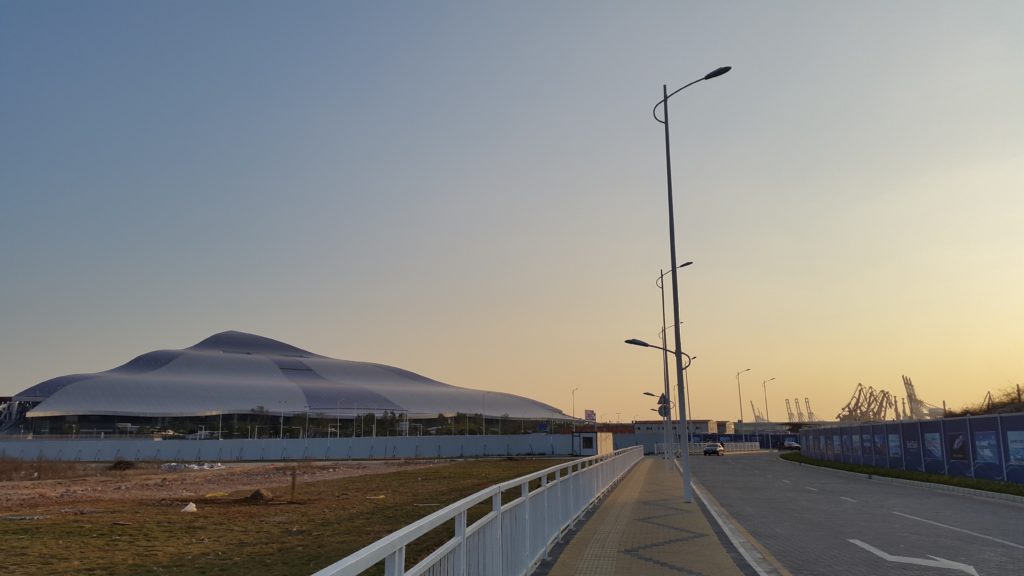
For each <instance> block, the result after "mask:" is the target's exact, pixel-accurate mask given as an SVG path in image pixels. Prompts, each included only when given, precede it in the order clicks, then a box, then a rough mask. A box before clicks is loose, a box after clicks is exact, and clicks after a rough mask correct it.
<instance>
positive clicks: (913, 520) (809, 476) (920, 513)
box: [690, 453, 1024, 576]
mask: <svg viewBox="0 0 1024 576" xmlns="http://www.w3.org/2000/svg"><path fill="white" fill-rule="evenodd" d="M690 460H691V462H692V463H693V475H694V478H695V479H696V480H697V481H698V482H699V485H700V486H701V487H702V488H704V489H705V490H706V491H707V492H709V493H710V494H711V496H713V498H714V499H715V500H717V502H718V503H719V504H720V505H721V507H722V508H723V509H724V510H725V512H727V514H728V515H729V516H731V517H732V518H733V519H734V520H735V521H736V522H737V523H738V524H739V525H740V527H741V528H742V529H744V530H745V531H746V532H748V533H749V535H750V536H752V537H753V539H754V540H755V541H756V542H757V543H759V544H760V545H761V546H763V547H764V548H765V549H766V550H767V551H768V552H769V553H770V555H771V556H774V558H775V559H776V560H777V561H778V563H779V564H781V566H782V567H784V568H785V571H788V572H789V573H791V574H794V575H815V574H822V575H830V576H837V575H841V576H847V575H849V576H874V575H877V574H897V575H907V576H911V575H912V576H918V575H920V576H926V575H927V576H943V575H948V576H961V575H963V574H977V575H978V576H995V575H1000V574H1022V573H1024V505H1022V504H1016V503H1011V502H1006V501H999V500H989V499H983V498H976V497H971V496H964V495H960V494H952V493H947V492H940V491H936V490H931V489H926V488H919V487H912V486H904V485H899V484H890V483H887V482H883V481H879V480H869V479H867V477H866V476H864V475H858V474H850V473H842V472H836V471H832V470H826V469H822V468H818V467H815V466H802V465H798V464H794V463H791V462H786V461H783V460H780V459H779V458H778V455H777V454H767V453H758V454H749V455H743V454H733V455H728V456H721V457H716V456H709V457H701V456H695V457H691V459H690ZM785 571H780V573H782V574H785Z"/></svg>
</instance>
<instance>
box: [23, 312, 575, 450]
mask: <svg viewBox="0 0 1024 576" xmlns="http://www.w3.org/2000/svg"><path fill="white" fill-rule="evenodd" d="M12 404H14V405H15V406H21V407H22V408H21V410H20V412H21V414H20V415H19V419H21V418H22V417H24V418H27V419H28V420H29V423H30V424H31V423H34V422H41V421H43V420H45V421H47V422H48V423H49V424H50V425H49V426H47V427H46V429H48V430H49V429H53V428H63V426H60V425H58V423H59V422H81V421H92V422H94V423H95V422H99V421H106V422H107V423H110V422H111V421H117V422H126V421H127V422H131V421H135V422H140V421H144V422H145V423H147V424H148V425H151V426H154V427H155V426H160V427H166V426H168V422H169V420H171V419H191V420H194V419H196V418H202V417H210V416H218V417H222V418H227V417H228V415H231V416H233V417H234V420H235V422H236V424H237V421H238V418H239V417H243V418H245V417H252V415H261V414H262V415H274V416H277V415H280V417H281V418H282V419H283V418H284V417H285V416H287V415H291V416H294V415H298V414H303V415H305V414H310V413H312V414H314V415H317V416H318V417H320V418H331V419H348V420H352V419H354V418H355V417H356V415H365V414H370V413H372V414H376V415H384V414H389V413H392V414H397V415H401V416H404V418H405V419H413V420H415V419H437V418H438V417H439V415H444V416H451V415H454V414H456V413H463V414H483V416H484V417H485V418H492V417H493V418H498V417H505V418H515V419H521V420H536V421H547V420H569V419H570V417H569V416H568V415H566V414H564V413H563V412H562V411H560V410H558V409H557V408H555V407H553V406H549V405H547V404H544V403H541V402H537V401H535V400H531V399H529V398H524V397H522V396H516V395H514V394H505V393H501V392H491V391H487V392H486V393H484V391H481V390H472V389H468V388H460V387H457V386H452V385H450V384H445V383H443V382H438V381H436V380H432V379H430V378H426V377H424V376H420V375H419V374H415V373H413V372H409V371H407V370H402V369H400V368H395V367H392V366H386V365H383V364H374V363H370V362H355V361H350V360H335V359H333V358H328V357H326V356H320V355H318V354H313V353H311V352H307V351H305V350H302V349H299V348H296V347H294V346H291V345H289V344H285V343H283V342H278V341H276V340H272V339H270V338H264V337H262V336H256V335H253V334H246V333H243V332H234V331H230V332H221V333H219V334H215V335H213V336H210V337H209V338H207V339H205V340H203V341H202V342H200V343H198V344H196V345H195V346H191V347H189V348H185V349H183V350H158V351H155V352H149V353H147V354H143V355H141V356H139V357H138V358H135V359H134V360H132V361H131V362H128V363H127V364H124V365H123V366H119V367H117V368H114V369H112V370H107V371H105V372H97V373H94V374H73V375H68V376H60V377H57V378H53V379H51V380H47V381H45V382H41V383H39V384H36V385H35V386H32V387H31V388H29V389H27V390H25V391H23V392H21V393H19V394H16V395H15V396H14V397H13V398H12ZM243 415H245V416H243ZM82 426H84V424H83V425H82ZM129 426H130V425H129ZM32 428H33V429H36V430H38V429H39V427H38V426H32ZM55 432H56V430H55Z"/></svg>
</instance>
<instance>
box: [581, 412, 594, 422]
mask: <svg viewBox="0 0 1024 576" xmlns="http://www.w3.org/2000/svg"><path fill="white" fill-rule="evenodd" d="M583 419H584V420H586V421H588V422H597V413H596V412H594V411H593V410H584V411H583Z"/></svg>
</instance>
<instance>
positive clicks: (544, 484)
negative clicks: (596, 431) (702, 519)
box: [540, 464, 1006, 560]
mask: <svg viewBox="0 0 1024 576" xmlns="http://www.w3.org/2000/svg"><path fill="white" fill-rule="evenodd" d="M1003 467H1004V468H1005V467H1006V466H1005V464H1004V466H1003ZM540 489H541V490H542V491H543V494H544V514H543V516H544V559H545V560H548V559H549V558H550V556H548V552H549V551H550V550H551V546H550V544H551V542H552V538H551V514H550V513H548V492H551V490H548V475H547V473H544V476H543V477H542V478H541V479H540Z"/></svg>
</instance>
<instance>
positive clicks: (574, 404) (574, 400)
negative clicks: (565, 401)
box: [572, 388, 579, 435]
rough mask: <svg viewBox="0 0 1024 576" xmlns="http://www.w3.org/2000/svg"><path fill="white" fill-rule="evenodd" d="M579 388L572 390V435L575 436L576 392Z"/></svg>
mask: <svg viewBox="0 0 1024 576" xmlns="http://www.w3.org/2000/svg"><path fill="white" fill-rule="evenodd" d="M577 390H579V388H573V389H572V433H573V434H574V435H575V434H576V391H577Z"/></svg>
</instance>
